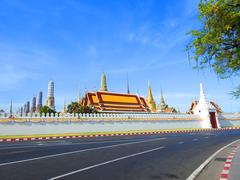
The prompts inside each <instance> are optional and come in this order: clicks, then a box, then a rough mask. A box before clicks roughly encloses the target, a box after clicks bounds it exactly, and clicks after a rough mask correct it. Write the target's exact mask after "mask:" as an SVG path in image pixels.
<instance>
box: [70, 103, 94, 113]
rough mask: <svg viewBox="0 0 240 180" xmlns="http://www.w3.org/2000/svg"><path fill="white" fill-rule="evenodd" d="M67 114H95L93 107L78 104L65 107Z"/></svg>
mask: <svg viewBox="0 0 240 180" xmlns="http://www.w3.org/2000/svg"><path fill="white" fill-rule="evenodd" d="M67 112H68V113H97V111H96V110H95V109H94V107H91V106H82V105H81V104H79V103H78V102H72V103H71V104H69V105H68V106H67Z"/></svg>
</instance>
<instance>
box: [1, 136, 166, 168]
mask: <svg viewBox="0 0 240 180" xmlns="http://www.w3.org/2000/svg"><path fill="white" fill-rule="evenodd" d="M164 139H166V138H154V139H150V140H143V141H136V142H129V143H122V144H114V145H109V146H101V147H96V148H89V149H82V150H78V151H70V152H65V153H59V154H52V155H47V156H40V157H36V158H31V159H24V160H19V161H12V162H6V163H1V164H0V166H6V165H10V164H17V163H22V162H28V161H34V160H39V159H46V158H52V157H58V156H64V155H69V154H76V153H81V152H86V151H93V150H99V149H107V148H113V147H118V146H126V145H131V144H139V143H145V142H151V141H158V140H164Z"/></svg>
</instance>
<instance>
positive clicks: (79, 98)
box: [77, 91, 82, 104]
mask: <svg viewBox="0 0 240 180" xmlns="http://www.w3.org/2000/svg"><path fill="white" fill-rule="evenodd" d="M77 102H78V104H81V103H82V100H81V95H80V91H78V100H77Z"/></svg>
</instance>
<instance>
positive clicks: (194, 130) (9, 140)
mask: <svg viewBox="0 0 240 180" xmlns="http://www.w3.org/2000/svg"><path fill="white" fill-rule="evenodd" d="M239 129H240V127H231V128H219V129H189V130H162V131H150V132H144V131H142V132H127V133H126V132H119V133H111V132H110V133H107V134H88V135H56V136H42V137H19V138H0V142H16V141H35V140H51V139H70V138H94V137H106V136H129V135H147V134H170V133H193V132H220V131H226V130H239Z"/></svg>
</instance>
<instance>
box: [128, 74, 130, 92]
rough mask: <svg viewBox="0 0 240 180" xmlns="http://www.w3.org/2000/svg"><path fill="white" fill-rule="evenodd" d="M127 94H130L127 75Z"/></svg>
mask: <svg viewBox="0 0 240 180" xmlns="http://www.w3.org/2000/svg"><path fill="white" fill-rule="evenodd" d="M127 93H128V94H130V88H129V80H128V74H127Z"/></svg>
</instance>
